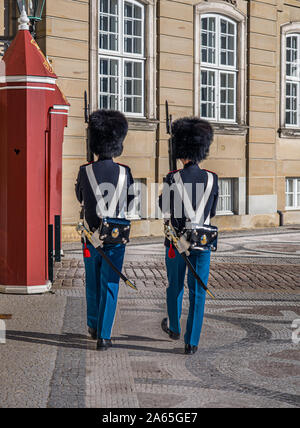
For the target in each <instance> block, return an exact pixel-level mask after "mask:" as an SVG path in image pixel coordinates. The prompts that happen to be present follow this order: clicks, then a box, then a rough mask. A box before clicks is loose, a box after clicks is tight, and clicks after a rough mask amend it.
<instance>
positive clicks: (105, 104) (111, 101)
mask: <svg viewBox="0 0 300 428" xmlns="http://www.w3.org/2000/svg"><path fill="white" fill-rule="evenodd" d="M99 69H100V85H99V86H100V98H99V99H100V108H103V109H112V110H118V98H119V61H118V60H115V59H105V58H100V67H99Z"/></svg>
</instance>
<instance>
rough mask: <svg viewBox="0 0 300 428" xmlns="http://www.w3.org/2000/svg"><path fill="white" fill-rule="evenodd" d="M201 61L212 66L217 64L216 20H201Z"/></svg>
mask: <svg viewBox="0 0 300 428" xmlns="http://www.w3.org/2000/svg"><path fill="white" fill-rule="evenodd" d="M200 39H201V59H202V61H203V62H208V63H210V64H215V63H216V19H215V18H213V17H211V18H202V19H201V38H200Z"/></svg>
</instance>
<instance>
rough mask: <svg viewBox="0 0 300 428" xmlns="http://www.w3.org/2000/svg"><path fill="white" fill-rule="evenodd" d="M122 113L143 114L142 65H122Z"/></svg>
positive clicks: (129, 63)
mask: <svg viewBox="0 0 300 428" xmlns="http://www.w3.org/2000/svg"><path fill="white" fill-rule="evenodd" d="M124 111H125V112H126V113H138V114H141V113H143V63H141V62H134V61H125V63H124Z"/></svg>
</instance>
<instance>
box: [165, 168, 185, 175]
mask: <svg viewBox="0 0 300 428" xmlns="http://www.w3.org/2000/svg"><path fill="white" fill-rule="evenodd" d="M178 171H182V168H181V169H175V170H174V171H170V172H168V175H169V174H173V172H178Z"/></svg>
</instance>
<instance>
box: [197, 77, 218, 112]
mask: <svg viewBox="0 0 300 428" xmlns="http://www.w3.org/2000/svg"><path fill="white" fill-rule="evenodd" d="M200 93H201V116H202V117H204V118H210V119H214V118H215V106H216V99H215V95H216V88H215V72H214V71H201V88H200Z"/></svg>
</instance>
